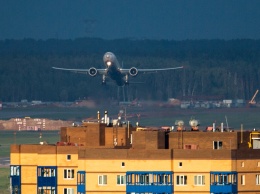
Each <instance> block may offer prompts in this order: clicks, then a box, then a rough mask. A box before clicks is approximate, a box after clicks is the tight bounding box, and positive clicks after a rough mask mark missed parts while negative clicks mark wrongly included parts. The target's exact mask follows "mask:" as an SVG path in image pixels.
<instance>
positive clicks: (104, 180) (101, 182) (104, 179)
mask: <svg viewBox="0 0 260 194" xmlns="http://www.w3.org/2000/svg"><path fill="white" fill-rule="evenodd" d="M98 184H99V185H106V184H107V175H98Z"/></svg>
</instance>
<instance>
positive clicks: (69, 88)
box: [0, 38, 260, 102]
mask: <svg viewBox="0 0 260 194" xmlns="http://www.w3.org/2000/svg"><path fill="white" fill-rule="evenodd" d="M107 51H111V52H114V53H115V54H116V56H117V58H118V60H119V62H120V63H122V65H123V66H124V67H125V68H130V67H137V68H160V67H176V66H184V67H185V68H184V69H179V70H175V71H169V72H162V73H157V74H146V75H138V76H137V78H130V80H129V81H130V82H131V81H132V82H144V83H143V84H132V85H131V84H130V86H129V87H127V88H126V95H127V99H128V100H133V99H136V98H138V99H141V100H167V99H168V98H179V99H195V98H196V99H213V100H214V99H215V100H217V99H245V100H249V99H251V98H252V96H253V94H254V93H255V91H256V90H257V89H259V85H260V68H259V67H260V66H259V64H260V63H259V62H260V41H259V40H248V39H245V40H244V39H239V40H228V41H225V40H185V41H170V40H134V39H118V40H103V39H97V38H79V39H75V40H59V39H49V40H34V39H24V40H2V41H0V81H1V84H0V100H2V101H4V102H10V101H16V102H17V101H20V100H22V99H27V100H29V101H31V100H42V101H74V100H78V99H84V98H87V99H88V98H92V99H97V100H100V101H102V100H104V99H111V100H113V99H114V100H116V99H118V95H119V94H120V93H121V94H122V91H121V89H118V88H117V87H116V86H114V85H110V84H107V85H106V86H102V85H101V77H98V76H97V77H95V78H92V77H90V76H88V75H83V74H74V73H70V72H62V71H57V70H54V69H52V68H51V67H52V66H56V67H67V68H90V67H96V68H104V66H103V61H102V57H103V54H104V53H105V52H107Z"/></svg>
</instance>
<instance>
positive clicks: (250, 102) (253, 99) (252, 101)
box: [249, 90, 259, 105]
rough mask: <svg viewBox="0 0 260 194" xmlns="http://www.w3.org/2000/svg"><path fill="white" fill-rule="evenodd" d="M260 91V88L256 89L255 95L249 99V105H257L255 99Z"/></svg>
mask: <svg viewBox="0 0 260 194" xmlns="http://www.w3.org/2000/svg"><path fill="white" fill-rule="evenodd" d="M258 92H259V90H256V92H255V94H254V96H253V97H252V99H251V100H250V101H249V105H255V104H256V101H255V97H256V95H257V93H258Z"/></svg>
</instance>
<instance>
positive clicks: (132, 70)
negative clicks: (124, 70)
mask: <svg viewBox="0 0 260 194" xmlns="http://www.w3.org/2000/svg"><path fill="white" fill-rule="evenodd" d="M129 74H130V75H131V76H133V77H135V76H137V74H138V70H137V69H136V68H135V67H132V68H131V69H130V70H129Z"/></svg>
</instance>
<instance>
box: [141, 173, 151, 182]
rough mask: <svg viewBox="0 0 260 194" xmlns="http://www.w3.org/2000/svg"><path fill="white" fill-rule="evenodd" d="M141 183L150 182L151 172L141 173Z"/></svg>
mask: <svg viewBox="0 0 260 194" xmlns="http://www.w3.org/2000/svg"><path fill="white" fill-rule="evenodd" d="M139 183H140V184H149V174H141V175H140V176H139Z"/></svg>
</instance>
